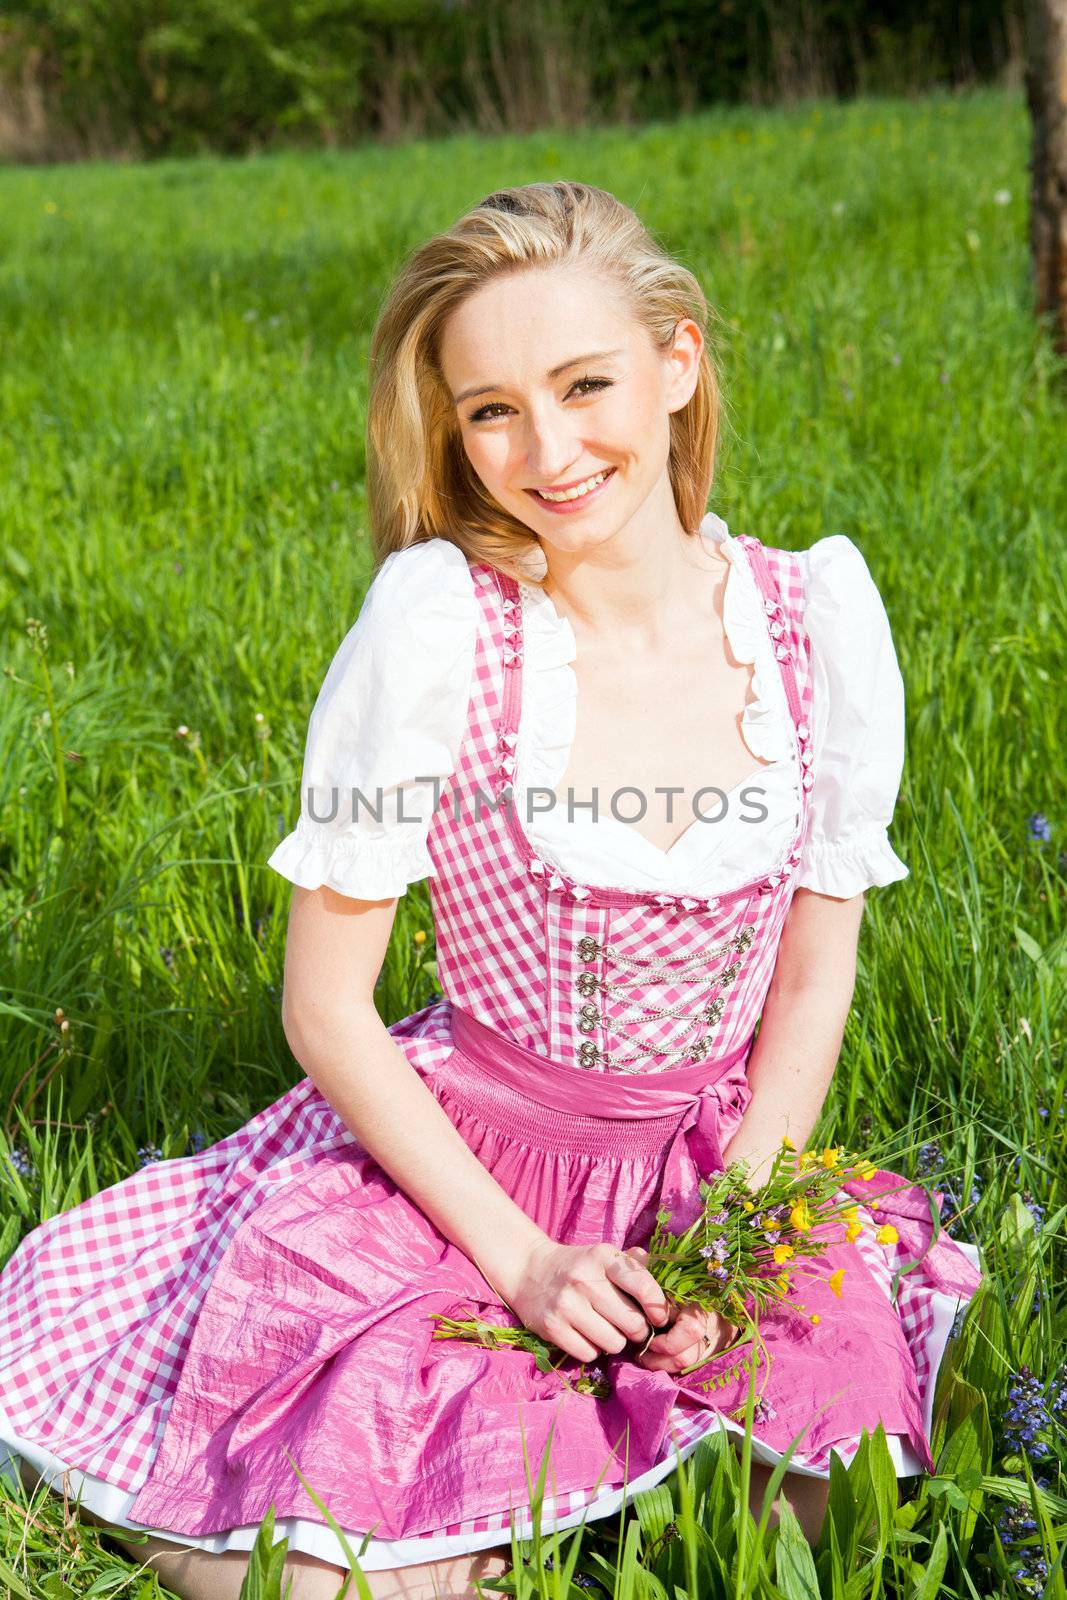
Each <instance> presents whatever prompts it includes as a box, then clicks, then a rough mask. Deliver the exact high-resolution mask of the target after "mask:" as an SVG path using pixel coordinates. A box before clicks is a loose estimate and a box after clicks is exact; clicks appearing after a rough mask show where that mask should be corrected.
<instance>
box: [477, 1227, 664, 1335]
mask: <svg viewBox="0 0 1067 1600" xmlns="http://www.w3.org/2000/svg"><path fill="white" fill-rule="evenodd" d="M643 1256H644V1260H642V1259H640V1257H639V1256H638V1255H637V1253H636V1250H620V1249H619V1247H618V1246H617V1245H613V1244H608V1243H607V1241H602V1242H599V1243H597V1244H583V1245H571V1244H557V1243H556V1241H555V1240H553V1239H549V1240H548V1241H547V1242H546V1243H544V1244H538V1245H535V1246H534V1248H533V1249H532V1250H531V1251H530V1253H529V1255H528V1256H527V1257H526V1260H525V1261H524V1262H523V1266H522V1271H521V1273H520V1274H519V1277H518V1283H517V1286H516V1287H514V1288H513V1290H512V1293H511V1296H510V1300H509V1304H510V1305H511V1309H512V1310H513V1311H514V1312H515V1313H516V1314H517V1316H518V1317H519V1318H520V1319H521V1320H522V1322H523V1324H524V1325H525V1326H526V1327H527V1328H530V1329H531V1330H532V1331H533V1332H534V1333H539V1334H540V1335H541V1337H542V1338H543V1339H548V1340H550V1341H551V1343H552V1344H555V1345H558V1346H559V1348H560V1349H561V1350H565V1351H566V1352H567V1354H568V1355H569V1356H574V1358H575V1359H576V1360H578V1361H594V1360H596V1359H597V1357H598V1356H601V1355H618V1354H619V1353H620V1351H622V1350H624V1349H625V1348H626V1345H627V1344H628V1343H630V1342H633V1343H643V1342H644V1341H645V1340H646V1339H647V1338H648V1337H649V1334H650V1333H651V1332H652V1329H653V1328H654V1327H663V1326H665V1325H666V1323H667V1320H668V1318H669V1316H670V1311H669V1307H668V1305H667V1300H666V1297H665V1296H664V1293H663V1290H662V1289H661V1288H660V1286H659V1284H658V1283H657V1282H656V1280H655V1278H654V1277H653V1276H652V1274H651V1273H650V1272H649V1271H648V1269H647V1267H646V1266H645V1264H644V1261H645V1260H647V1257H648V1252H647V1251H644V1252H643Z"/></svg>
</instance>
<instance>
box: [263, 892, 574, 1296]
mask: <svg viewBox="0 0 1067 1600" xmlns="http://www.w3.org/2000/svg"><path fill="white" fill-rule="evenodd" d="M396 906H397V902H396V900H395V899H394V900H357V899H353V898H351V897H350V896H347V895H342V894H338V893H336V892H335V891H334V890H333V889H328V888H326V887H322V888H319V889H313V890H311V889H301V888H298V887H297V888H294V890H293V898H292V903H291V906H290V910H289V927H288V933H287V937H286V947H285V985H284V991H283V997H282V1025H283V1027H284V1029H285V1036H286V1039H287V1040H288V1041H289V1046H290V1049H291V1050H292V1052H293V1054H294V1056H295V1057H296V1059H297V1060H298V1061H299V1063H300V1065H301V1066H302V1067H303V1069H304V1071H305V1072H306V1073H307V1075H308V1077H309V1078H310V1079H311V1080H312V1082H313V1083H314V1084H315V1086H316V1087H317V1088H318V1089H319V1090H320V1091H321V1093H322V1095H323V1096H324V1098H325V1099H326V1100H328V1101H329V1103H330V1105H331V1106H333V1108H334V1110H335V1111H336V1112H337V1114H338V1116H339V1117H340V1118H341V1120H342V1121H343V1122H344V1123H345V1125H346V1126H347V1127H348V1128H349V1129H351V1131H352V1132H353V1133H354V1134H355V1135H356V1137H357V1138H358V1139H359V1141H360V1143H361V1144H362V1145H363V1147H364V1148H365V1149H366V1150H367V1151H369V1153H370V1154H371V1155H372V1156H373V1157H374V1159H375V1160H376V1161H377V1162H378V1164H379V1166H381V1167H382V1168H383V1169H384V1171H385V1172H387V1173H388V1174H389V1176H390V1177H391V1178H392V1179H393V1181H394V1182H395V1183H396V1184H397V1185H398V1186H399V1187H400V1188H401V1189H403V1190H404V1191H405V1192H406V1193H407V1194H408V1195H409V1196H410V1198H411V1199H412V1200H413V1201H414V1202H415V1203H416V1204H417V1205H418V1206H419V1207H420V1209H421V1210H422V1211H423V1213H424V1214H425V1215H426V1216H427V1217H429V1218H430V1220H431V1221H432V1222H433V1223H434V1224H435V1226H436V1227H438V1228H439V1229H440V1230H441V1232H442V1233H443V1234H445V1236H446V1237H447V1238H449V1239H451V1240H452V1242H453V1243H454V1244H456V1245H458V1246H459V1248H460V1249H461V1250H463V1251H464V1253H465V1254H466V1255H467V1256H469V1257H470V1258H471V1260H473V1261H475V1262H476V1264H477V1265H478V1266H479V1267H480V1269H481V1270H482V1272H483V1274H484V1275H485V1276H487V1278H488V1280H489V1282H490V1283H491V1284H492V1285H494V1286H499V1290H500V1292H501V1293H502V1294H504V1295H505V1296H506V1297H508V1298H509V1299H510V1292H511V1287H512V1285H513V1283H514V1282H515V1281H516V1274H517V1273H518V1272H519V1271H520V1269H521V1268H522V1265H523V1262H524V1261H525V1260H526V1259H527V1258H528V1257H529V1254H530V1252H531V1250H532V1249H533V1248H534V1247H540V1246H541V1245H543V1244H546V1243H548V1242H549V1240H548V1235H547V1234H546V1233H545V1232H544V1231H543V1230H542V1229H541V1228H539V1227H538V1226H537V1224H536V1223H535V1222H534V1221H533V1219H532V1218H531V1217H529V1216H528V1215H527V1213H526V1212H525V1211H523V1210H522V1208H521V1207H520V1206H518V1205H516V1204H515V1202H514V1201H513V1200H512V1199H511V1197H510V1196H509V1195H508V1194H507V1193H506V1192H505V1191H504V1189H503V1188H501V1186H500V1184H499V1183H497V1181H496V1179H495V1178H494V1177H493V1176H492V1174H491V1173H490V1172H489V1171H488V1170H487V1168H486V1167H484V1166H483V1165H482V1163H481V1162H480V1161H479V1160H478V1158H477V1156H476V1155H475V1154H474V1152H473V1151H472V1150H471V1149H470V1147H469V1146H468V1145H467V1144H466V1143H465V1141H464V1139H463V1137H462V1136H461V1134H460V1133H459V1132H458V1131H457V1129H456V1128H455V1126H454V1125H453V1123H452V1122H451V1120H450V1119H449V1117H448V1115H447V1114H446V1112H445V1111H444V1108H443V1107H442V1106H441V1105H440V1104H439V1103H438V1101H437V1100H436V1099H435V1097H434V1095H433V1094H432V1092H431V1091H430V1090H429V1089H428V1088H427V1087H426V1085H425V1084H424V1083H423V1081H422V1079H421V1077H420V1076H419V1074H418V1072H417V1071H416V1070H415V1068H414V1067H413V1066H412V1065H411V1063H410V1062H409V1061H408V1059H407V1057H406V1056H405V1055H404V1052H403V1051H402V1050H401V1048H400V1046H399V1045H398V1044H397V1043H396V1041H395V1040H394V1039H393V1037H392V1036H391V1034H390V1033H389V1032H388V1030H387V1028H386V1026H385V1024H384V1023H383V1022H382V1020H381V1018H380V1017H379V1015H378V1012H377V1011H376V1009H375V1006H374V985H375V982H376V981H377V978H378V974H379V973H380V971H381V968H382V963H383V961H384V959H385V951H386V947H387V945H388V943H389V936H390V933H391V931H392V927H393V921H394V918H395V916H396Z"/></svg>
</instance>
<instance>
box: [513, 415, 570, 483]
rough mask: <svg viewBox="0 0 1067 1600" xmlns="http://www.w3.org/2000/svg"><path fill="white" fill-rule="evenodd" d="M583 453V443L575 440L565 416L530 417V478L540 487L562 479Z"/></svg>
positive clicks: (528, 449) (527, 436) (527, 440)
mask: <svg viewBox="0 0 1067 1600" xmlns="http://www.w3.org/2000/svg"><path fill="white" fill-rule="evenodd" d="M581 452H582V446H581V441H580V440H578V439H576V438H575V437H574V433H573V430H572V429H571V427H570V424H569V422H568V420H567V419H566V418H565V417H558V416H549V415H546V414H544V413H541V414H540V415H535V414H533V413H532V412H531V413H529V414H528V416H527V419H526V459H527V460H528V462H529V464H530V476H531V477H532V478H533V479H534V480H535V482H536V483H537V484H549V483H552V482H554V481H555V480H556V479H557V478H559V477H561V476H562V474H563V473H565V472H566V470H567V468H568V467H569V466H570V465H571V463H572V462H573V461H577V459H578V457H579V456H580V455H581Z"/></svg>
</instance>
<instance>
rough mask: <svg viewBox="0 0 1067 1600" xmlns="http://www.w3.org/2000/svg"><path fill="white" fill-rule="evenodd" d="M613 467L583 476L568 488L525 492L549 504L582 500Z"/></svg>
mask: <svg viewBox="0 0 1067 1600" xmlns="http://www.w3.org/2000/svg"><path fill="white" fill-rule="evenodd" d="M614 471H615V468H614V467H605V468H604V470H603V471H602V472H595V473H593V475H592V477H589V478H583V480H582V482H581V483H576V484H575V485H574V486H573V488H570V489H530V490H528V491H527V492H528V493H529V494H532V495H536V497H537V499H538V500H544V501H546V502H547V504H549V505H553V506H557V505H565V504H566V503H567V502H568V501H571V500H582V499H584V498H585V496H586V495H587V494H592V492H593V490H594V489H599V487H600V485H601V484H602V483H604V482H605V481H606V480H607V479H608V478H610V477H611V475H612V473H613V472H614Z"/></svg>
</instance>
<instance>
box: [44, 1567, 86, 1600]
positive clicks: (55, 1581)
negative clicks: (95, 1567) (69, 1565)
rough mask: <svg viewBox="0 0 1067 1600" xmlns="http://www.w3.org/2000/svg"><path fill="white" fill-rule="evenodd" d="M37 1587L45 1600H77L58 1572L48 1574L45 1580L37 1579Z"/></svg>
mask: <svg viewBox="0 0 1067 1600" xmlns="http://www.w3.org/2000/svg"><path fill="white" fill-rule="evenodd" d="M37 1587H38V1589H40V1591H41V1593H42V1594H43V1595H44V1596H45V1597H46V1600H78V1597H77V1595H76V1594H75V1593H74V1590H73V1589H72V1588H71V1586H70V1584H69V1583H67V1581H66V1579H65V1578H61V1577H60V1576H59V1573H58V1572H50V1573H49V1574H48V1576H47V1578H41V1579H39V1581H38V1584H37Z"/></svg>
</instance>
